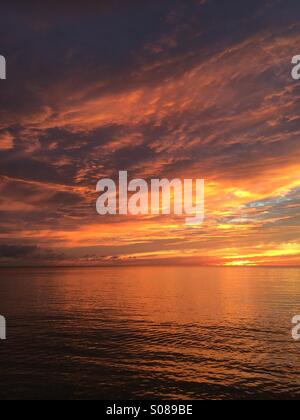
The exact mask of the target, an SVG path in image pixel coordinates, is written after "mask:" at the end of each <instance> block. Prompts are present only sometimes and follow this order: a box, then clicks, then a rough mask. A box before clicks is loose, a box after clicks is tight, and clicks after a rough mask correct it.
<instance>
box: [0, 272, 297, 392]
mask: <svg viewBox="0 0 300 420" xmlns="http://www.w3.org/2000/svg"><path fill="white" fill-rule="evenodd" d="M0 314H1V315H4V316H6V318H7V321H8V340H7V341H6V342H4V341H1V342H0V375H1V381H0V398H1V399H8V398H9V399H17V398H18V399H19V398H22V399H36V398H43V399H44V398H47V399H48V398H53V399H57V398H64V399H69V398H70V399H90V398H97V399H122V398H124V399H143V398H149V399H151V398H155V399H156V398H162V399H173V398H174V399H177V398H178V399H208V398H218V399H225V398H226V399H227V398H297V397H299V398H300V343H299V342H294V341H293V340H292V338H291V328H292V325H291V318H292V317H293V316H294V315H296V314H300V269H293V268H289V269H279V268H277V269H271V268H178V267H175V268H125V269H124V268H105V269H94V268H92V269H33V270H30V269H26V270H24V269H23V270H22V269H18V270H16V269H13V270H0Z"/></svg>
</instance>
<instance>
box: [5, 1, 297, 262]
mask: <svg viewBox="0 0 300 420" xmlns="http://www.w3.org/2000/svg"><path fill="white" fill-rule="evenodd" d="M23 3H26V5H25V4H23ZM23 3H22V2H15V4H10V3H9V2H7V5H1V16H0V54H1V55H4V56H5V57H6V59H7V80H6V81H2V80H1V81H0V93H1V95H0V264H1V265H11V266H14V265H32V264H33V265H76V264H78V265H112V264H115V265H119V264H189V265H194V264H195V265H197V264H198V265H226V266H232V265H300V225H299V224H300V113H299V111H300V81H299V82H297V81H294V80H293V79H292V77H291V70H292V64H291V60H292V57H293V56H295V55H297V54H300V19H299V16H300V2H299V0H284V1H283V0H268V1H261V0H251V1H250V0H245V1H237V0H226V1H224V0H188V1H182V0H180V1H179V0H163V1H162V0H151V1H150V0H136V1H135V0H120V1H117V0H109V1H99V0H98V1H97V2H96V1H94V2H93V1H87V2H85V7H83V6H82V4H81V6H80V5H76V2H72V3H71V2H61V3H59V2H54V3H53V2H52V3H51V6H50V5H49V6H47V2H40V3H38V2H36V3H35V2H23ZM49 4H50V3H49ZM120 170H127V171H128V172H129V176H130V178H144V179H146V180H150V179H151V178H163V177H166V178H169V179H173V178H181V179H182V178H203V179H205V182H206V191H205V201H206V204H205V207H206V208H205V222H204V223H203V224H202V225H201V226H195V227H188V226H186V225H185V223H184V219H183V218H181V217H178V216H105V217H101V216H99V215H98V214H97V213H96V207H95V206H96V200H97V197H98V194H97V193H96V183H97V181H98V180H99V179H100V178H103V177H109V178H113V179H117V177H118V172H119V171H120Z"/></svg>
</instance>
